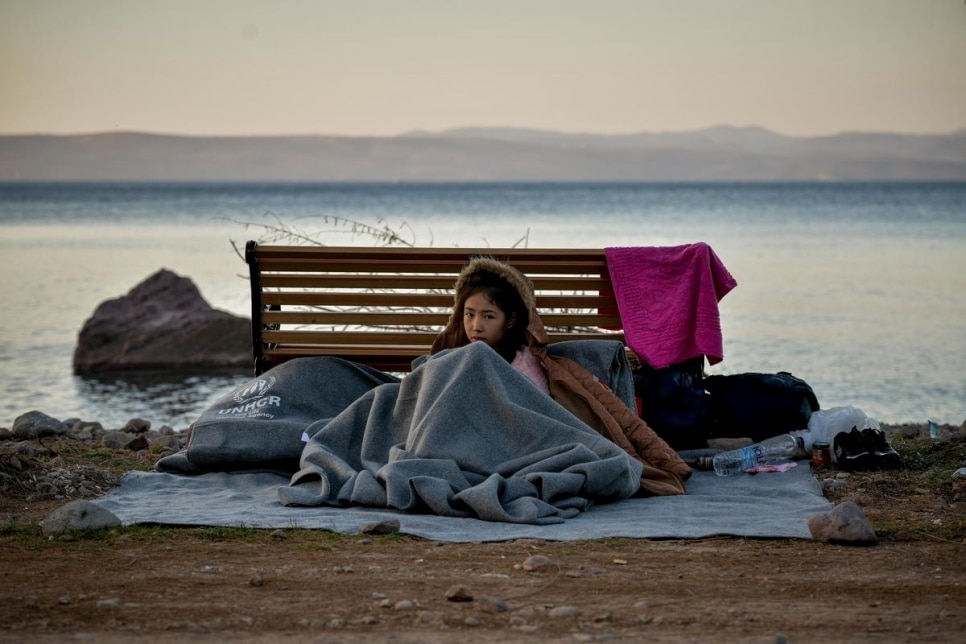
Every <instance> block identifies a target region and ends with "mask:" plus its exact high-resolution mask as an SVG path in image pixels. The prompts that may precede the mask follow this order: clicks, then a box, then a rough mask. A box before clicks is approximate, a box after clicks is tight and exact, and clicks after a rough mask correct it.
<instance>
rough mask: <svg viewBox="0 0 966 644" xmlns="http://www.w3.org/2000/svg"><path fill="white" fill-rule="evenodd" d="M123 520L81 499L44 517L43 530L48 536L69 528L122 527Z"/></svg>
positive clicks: (56, 534) (61, 532) (97, 528)
mask: <svg viewBox="0 0 966 644" xmlns="http://www.w3.org/2000/svg"><path fill="white" fill-rule="evenodd" d="M120 525H121V520H120V519H118V518H117V516H116V515H115V514H114V513H113V512H111V511H109V510H105V509H104V508H102V507H100V506H99V505H96V504H95V503H92V502H91V501H85V500H83V499H79V500H77V501H71V502H70V503H68V504H67V505H64V506H61V507H60V508H58V509H56V510H54V511H53V512H51V513H50V514H49V515H47V518H46V519H44V521H43V525H42V527H41V531H42V532H43V533H44V535H46V536H58V535H61V534H64V533H65V532H67V530H100V529H104V528H117V527H120Z"/></svg>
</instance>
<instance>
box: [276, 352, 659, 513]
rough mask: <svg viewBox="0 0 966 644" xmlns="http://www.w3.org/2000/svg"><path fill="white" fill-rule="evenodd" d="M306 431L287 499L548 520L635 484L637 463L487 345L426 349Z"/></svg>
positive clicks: (620, 494) (283, 497)
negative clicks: (428, 352)
mask: <svg viewBox="0 0 966 644" xmlns="http://www.w3.org/2000/svg"><path fill="white" fill-rule="evenodd" d="M307 433H308V434H309V435H310V436H311V440H310V441H309V442H308V444H307V445H306V446H305V448H304V449H303V451H302V459H301V469H300V470H299V471H298V472H297V473H296V474H295V475H294V476H293V477H292V479H291V484H290V485H289V486H286V487H282V488H279V499H280V501H281V502H282V503H283V504H285V505H363V506H368V507H379V508H394V509H399V510H407V511H415V512H432V513H435V514H439V515H442V516H452V517H475V518H480V519H485V520H490V521H506V522H511V523H534V524H547V523H557V522H560V521H562V520H564V519H565V518H568V517H572V516H575V515H576V514H577V513H578V512H580V511H581V510H585V509H587V508H588V507H589V506H590V505H591V504H592V503H594V502H606V501H613V500H616V499H621V498H627V497H630V496H631V495H633V494H634V493H635V492H637V490H638V488H639V487H640V475H641V469H642V468H641V464H640V463H638V462H636V461H634V460H633V459H631V458H630V457H629V456H628V455H627V454H626V453H625V452H623V450H621V449H620V448H619V447H617V446H616V445H615V444H613V443H612V442H610V441H608V440H606V439H605V438H603V437H602V436H600V435H599V434H597V433H596V432H595V431H593V430H592V429H591V428H589V427H587V426H586V425H585V424H583V423H582V422H581V421H580V420H578V419H577V418H576V417H575V416H574V415H573V414H571V413H570V412H568V411H567V410H566V409H564V408H563V407H561V406H560V405H559V404H557V403H556V402H554V401H553V400H552V399H551V398H550V397H548V396H547V395H546V394H544V393H543V392H541V391H540V390H539V389H538V388H537V387H536V386H535V385H534V384H533V383H531V382H530V381H529V380H527V378H526V377H525V376H523V375H521V374H520V373H519V372H517V371H516V370H515V369H513V367H511V366H510V364H509V363H508V362H507V361H506V360H504V359H503V358H501V357H500V356H499V354H497V353H496V352H495V351H493V350H492V349H491V348H490V347H488V346H486V345H485V344H483V343H477V344H472V345H469V346H466V347H462V348H460V349H452V350H447V351H443V352H441V353H438V354H436V355H434V356H431V357H430V358H429V359H428V360H426V361H425V362H423V363H422V365H421V366H420V367H419V368H417V369H416V370H415V371H413V372H412V373H411V374H409V375H408V376H406V377H405V378H403V380H402V381H401V382H400V383H398V384H395V383H394V384H385V385H381V386H379V387H376V388H375V389H372V390H371V391H369V392H368V393H366V394H365V395H363V396H361V397H360V398H359V399H358V400H357V401H355V402H354V403H353V404H352V405H350V406H349V407H348V408H347V409H346V410H345V411H344V412H343V413H341V414H339V415H338V416H337V417H335V418H333V419H331V420H328V419H326V420H325V421H322V423H320V424H319V426H315V425H314V426H312V427H310V428H309V429H308V432H307Z"/></svg>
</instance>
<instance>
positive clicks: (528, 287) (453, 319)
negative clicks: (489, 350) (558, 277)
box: [430, 255, 549, 353]
mask: <svg viewBox="0 0 966 644" xmlns="http://www.w3.org/2000/svg"><path fill="white" fill-rule="evenodd" d="M483 271H485V272H488V273H494V274H496V275H499V276H500V277H502V278H503V279H505V280H506V281H507V282H508V283H509V284H510V286H512V287H513V288H514V289H516V291H517V293H519V294H520V299H522V300H523V303H524V304H525V305H526V306H527V308H528V309H529V314H530V323H529V324H528V325H527V343H528V344H529V345H530V347H531V350H532V349H533V347H534V346H539V345H545V344H547V342H548V340H549V338H548V336H547V331H546V329H544V326H543V321H542V320H541V319H540V315H539V314H538V313H537V306H536V304H537V302H536V295H535V294H534V289H533V283H532V282H531V281H530V278H528V277H527V276H526V275H524V274H523V273H521V272H520V271H519V270H517V269H516V268H514V267H512V266H510V265H509V264H507V263H506V262H501V261H500V260H498V259H496V258H494V257H489V256H486V255H475V256H473V257H470V260H469V262H468V263H467V264H466V266H464V267H463V270H462V271H460V274H459V277H457V278H456V284H455V285H454V286H453V312H452V313H451V314H450V318H449V322H447V324H446V328H445V329H443V330H442V331H440V333H439V335H437V336H436V340H435V341H434V342H433V348H432V349H431V350H430V353H437V352H439V351H442V350H443V349H452V348H455V347H459V346H463V344H465V343H466V339H465V334H464V333H463V320H462V316H457V315H456V304H457V303H458V302H459V296H460V292H461V291H462V289H463V288H465V287H466V283H467V282H468V281H469V279H470V278H471V277H472V276H473V275H474V274H475V273H479V272H483Z"/></svg>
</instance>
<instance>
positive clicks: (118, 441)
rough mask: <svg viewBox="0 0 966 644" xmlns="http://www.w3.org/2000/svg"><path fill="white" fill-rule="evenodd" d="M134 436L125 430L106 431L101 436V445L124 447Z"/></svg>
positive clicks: (111, 447) (115, 447)
mask: <svg viewBox="0 0 966 644" xmlns="http://www.w3.org/2000/svg"><path fill="white" fill-rule="evenodd" d="M133 440H134V436H133V435H131V434H127V433H125V432H107V433H106V434H104V436H102V437H101V445H103V446H104V447H107V448H109V449H124V448H125V447H126V446H127V444H128V443H130V442H131V441H133Z"/></svg>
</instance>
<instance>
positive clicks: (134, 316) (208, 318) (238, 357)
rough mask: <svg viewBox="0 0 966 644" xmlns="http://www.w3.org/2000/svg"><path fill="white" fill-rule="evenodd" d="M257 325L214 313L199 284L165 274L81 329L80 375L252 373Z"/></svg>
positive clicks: (104, 307) (108, 304) (105, 306)
mask: <svg viewBox="0 0 966 644" xmlns="http://www.w3.org/2000/svg"><path fill="white" fill-rule="evenodd" d="M252 364H253V359H252V344H251V322H250V321H249V320H248V318H243V317H238V316H235V315H232V314H231V313H227V312H225V311H219V310H216V309H213V308H212V307H211V305H209V304H208V302H206V301H205V300H204V298H202V297H201V293H200V292H199V291H198V288H197V287H196V286H195V285H194V283H193V282H192V281H191V280H190V279H188V278H186V277H181V276H179V275H176V274H175V273H172V272H171V271H169V270H165V269H162V270H160V271H158V272H157V273H155V274H154V275H152V276H150V277H148V278H147V279H146V280H144V281H143V282H141V283H140V284H138V285H137V286H135V287H134V288H133V289H131V291H130V292H129V293H128V294H127V295H125V296H124V297H120V298H118V299H116V300H107V301H105V302H102V303H101V304H100V305H99V306H98V307H97V309H96V310H95V311H94V315H93V316H91V317H90V318H89V319H88V320H87V321H86V322H85V323H84V328H83V329H81V332H80V335H79V336H78V339H77V347H76V348H75V349H74V373H75V374H80V375H89V374H94V373H104V372H117V371H127V372H130V371H160V370H165V371H187V370H198V369H208V370H213V369H231V368H245V367H251V366H252Z"/></svg>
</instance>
